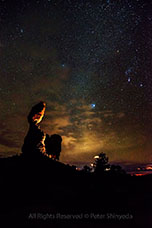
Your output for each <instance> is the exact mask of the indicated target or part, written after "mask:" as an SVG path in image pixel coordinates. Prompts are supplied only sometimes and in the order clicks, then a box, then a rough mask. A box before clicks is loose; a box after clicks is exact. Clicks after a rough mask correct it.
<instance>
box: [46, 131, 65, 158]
mask: <svg viewBox="0 0 152 228" xmlns="http://www.w3.org/2000/svg"><path fill="white" fill-rule="evenodd" d="M61 142H62V138H61V136H60V135H57V134H54V135H51V136H49V135H48V134H47V135H46V139H45V147H46V153H47V154H48V155H49V157H51V158H53V159H55V160H59V157H60V152H61Z"/></svg>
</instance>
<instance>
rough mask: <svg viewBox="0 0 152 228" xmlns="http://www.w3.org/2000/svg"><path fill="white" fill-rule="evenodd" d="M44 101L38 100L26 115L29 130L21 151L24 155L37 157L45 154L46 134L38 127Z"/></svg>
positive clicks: (44, 106) (44, 104)
mask: <svg viewBox="0 0 152 228" xmlns="http://www.w3.org/2000/svg"><path fill="white" fill-rule="evenodd" d="M45 109H46V103H45V102H42V101H41V102H40V103H38V104H36V105H35V106H33V107H32V110H31V111H30V113H29V115H28V122H29V125H30V126H29V131H28V133H27V135H26V137H25V139H24V144H23V146H22V152H23V155H25V156H30V157H33V156H34V157H38V156H41V155H42V154H45V138H46V134H45V133H44V132H43V131H41V129H40V126H39V124H40V122H41V121H42V119H43V116H44V113H45Z"/></svg>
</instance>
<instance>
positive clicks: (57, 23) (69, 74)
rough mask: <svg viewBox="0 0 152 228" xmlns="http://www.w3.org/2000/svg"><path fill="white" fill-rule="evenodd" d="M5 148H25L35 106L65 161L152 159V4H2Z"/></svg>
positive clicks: (1, 146)
mask: <svg viewBox="0 0 152 228" xmlns="http://www.w3.org/2000/svg"><path fill="white" fill-rule="evenodd" d="M0 8H1V11H0V24H1V25H0V31H1V32H0V62H1V68H0V78H1V80H0V81H1V82H0V104H1V114H0V116H1V123H0V125H1V133H0V151H1V152H0V155H1V156H10V155H14V154H19V153H20V148H21V146H22V144H23V140H24V137H25V135H26V132H27V129H28V124H27V120H26V117H27V115H28V112H29V110H30V108H31V107H32V106H33V105H34V104H36V103H38V102H39V101H40V100H44V101H45V102H46V103H47V109H46V115H45V118H44V120H43V123H42V129H43V130H44V131H45V132H47V133H48V134H52V133H59V134H60V135H61V136H62V137H63V146H62V155H61V161H63V162H68V163H71V164H72V163H73V164H84V163H88V164H89V163H90V162H91V161H92V159H93V157H94V156H95V155H96V154H98V153H100V152H101V151H104V152H106V153H107V155H108V156H109V160H110V161H112V162H124V163H147V162H148V163H149V162H152V142H151V138H152V130H151V129H152V126H151V125H152V120H151V117H152V111H151V110H152V109H151V107H152V95H151V94H152V75H151V74H152V70H151V65H152V64H151V53H152V38H151V34H152V13H151V12H152V3H150V1H142V0H134V1H131V0H130V1H129V0H119V1H114V0H113V1H112V0H111V1H110V0H109V1H108V0H107V1H104V0H101V1H91V0H90V1H89V0H86V1H84V0H81V1H72V0H71V1H70V0H67V1H62V0H58V1H55V0H52V1H46V0H41V1H28V0H27V1H24V0H20V1H8V0H3V1H0Z"/></svg>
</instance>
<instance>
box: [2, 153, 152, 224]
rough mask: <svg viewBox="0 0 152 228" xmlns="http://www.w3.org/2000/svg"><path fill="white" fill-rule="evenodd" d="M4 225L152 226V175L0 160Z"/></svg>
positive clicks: (49, 162)
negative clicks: (102, 172)
mask: <svg viewBox="0 0 152 228" xmlns="http://www.w3.org/2000/svg"><path fill="white" fill-rule="evenodd" d="M7 225H9V226H7ZM0 227H21V228H24V227H38V228H39V227H43V228H45V227H80V228H81V227H130V228H131V227H139V228H140V227H146V228H149V227H152V176H151V175H147V176H141V177H131V176H96V175H94V174H93V173H91V174H87V173H82V172H80V171H76V170H74V169H73V168H72V167H70V166H66V165H64V164H62V163H59V162H55V161H52V160H50V159H49V160H48V159H41V160H34V159H33V160H30V161H29V160H26V159H23V158H22V157H13V158H7V159H0Z"/></svg>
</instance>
